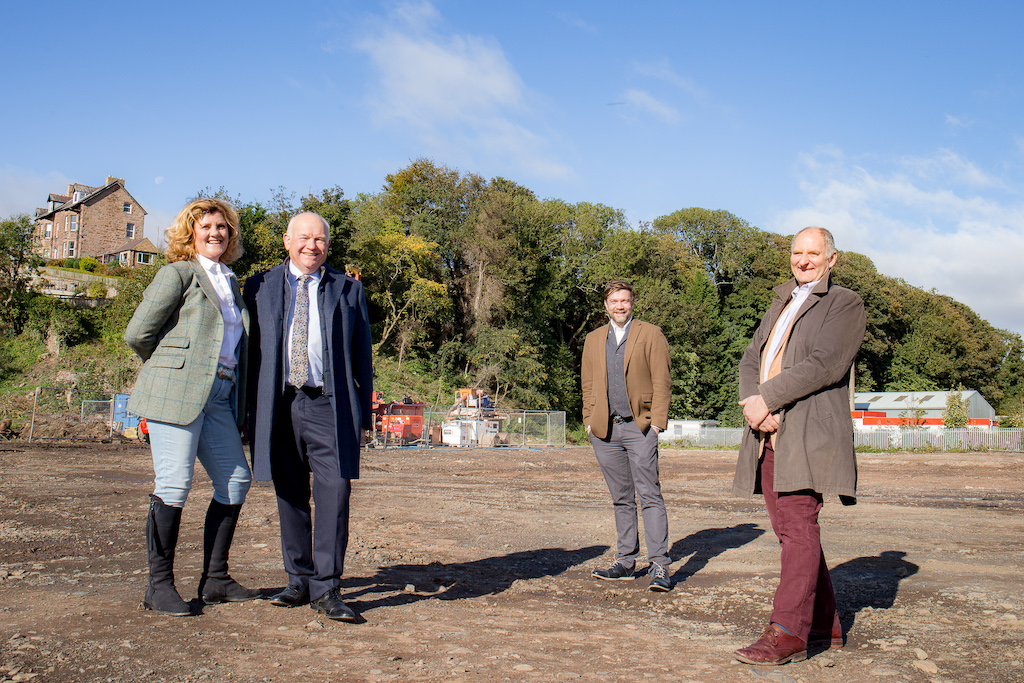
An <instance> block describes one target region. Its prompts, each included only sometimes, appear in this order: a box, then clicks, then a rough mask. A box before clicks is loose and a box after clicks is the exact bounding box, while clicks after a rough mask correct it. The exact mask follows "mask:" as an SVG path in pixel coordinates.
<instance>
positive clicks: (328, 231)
mask: <svg viewBox="0 0 1024 683" xmlns="http://www.w3.org/2000/svg"><path fill="white" fill-rule="evenodd" d="M299 216H316V217H317V218H319V219H320V222H321V223H323V224H324V235H326V236H327V241H328V242H330V241H331V224H330V223H328V222H327V219H326V218H324V217H323V216H321V215H320V214H318V213H314V212H312V211H303V212H302V213H297V214H295V215H294V216H292V219H291V220H290V221H288V229H287V230H285V232H286V233H288V236H289V237H291V234H292V223H294V222H295V219H296V218H298V217H299Z"/></svg>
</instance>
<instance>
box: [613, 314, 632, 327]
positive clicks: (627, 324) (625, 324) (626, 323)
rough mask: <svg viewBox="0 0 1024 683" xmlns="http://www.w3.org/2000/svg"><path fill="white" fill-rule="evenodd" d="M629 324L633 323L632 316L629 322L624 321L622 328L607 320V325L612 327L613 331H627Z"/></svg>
mask: <svg viewBox="0 0 1024 683" xmlns="http://www.w3.org/2000/svg"><path fill="white" fill-rule="evenodd" d="M631 322H633V316H629V320H627V321H626V322H625V323H623V325H622V327H619V325H618V323H616V322H615V321H614V320H612V319H611V318H608V323H609V324H610V325H611V326H612V327H613V328H614V329H617V330H628V329H629V324H630V323H631Z"/></svg>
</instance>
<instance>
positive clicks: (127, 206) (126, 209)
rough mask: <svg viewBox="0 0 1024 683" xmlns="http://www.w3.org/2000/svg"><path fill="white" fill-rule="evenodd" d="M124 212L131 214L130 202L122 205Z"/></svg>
mask: <svg viewBox="0 0 1024 683" xmlns="http://www.w3.org/2000/svg"><path fill="white" fill-rule="evenodd" d="M124 212H125V213H131V212H132V203H131V202H125V203H124Z"/></svg>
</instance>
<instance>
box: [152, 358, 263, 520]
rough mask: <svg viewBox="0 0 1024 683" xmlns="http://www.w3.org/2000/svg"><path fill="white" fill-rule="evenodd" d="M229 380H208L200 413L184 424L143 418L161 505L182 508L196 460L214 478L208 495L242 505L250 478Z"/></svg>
mask: <svg viewBox="0 0 1024 683" xmlns="http://www.w3.org/2000/svg"><path fill="white" fill-rule="evenodd" d="M234 390H235V384H234V382H231V381H229V380H226V379H221V378H220V377H215V378H214V380H213V388H212V389H211V390H210V397H209V398H208V399H207V400H206V406H205V407H204V408H203V411H202V412H201V413H199V417H197V418H196V419H195V420H193V421H192V422H191V423H190V424H187V425H176V424H170V423H168V422H157V421H156V420H147V421H146V422H147V424H148V425H149V441H150V446H151V448H152V450H153V471H154V473H155V474H156V489H155V490H154V491H153V494H154V495H155V496H157V497H159V498H160V500H162V501H163V502H164V504H165V505H169V506H171V507H179V508H180V507H184V506H185V499H186V498H188V492H189V491H190V490H191V489H192V477H193V475H194V474H195V470H196V458H197V457H198V458H199V462H201V463H202V464H203V468H204V469H205V470H206V474H208V475H209V477H210V481H211V482H213V497H214V498H215V499H216V500H217V502H219V503H223V504H224V505H241V504H242V502H243V501H245V494H246V493H247V492H248V491H249V484H250V483H251V482H252V473H251V472H250V471H249V462H248V461H247V460H246V459H245V451H244V450H243V449H242V439H241V437H240V436H239V435H238V427H237V425H236V424H235V415H234V411H233V410H232V407H231V406H232V403H233V402H232V393H233V392H234Z"/></svg>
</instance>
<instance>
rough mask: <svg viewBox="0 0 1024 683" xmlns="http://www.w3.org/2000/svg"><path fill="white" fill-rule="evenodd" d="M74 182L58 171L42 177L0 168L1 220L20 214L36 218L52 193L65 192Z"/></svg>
mask: <svg viewBox="0 0 1024 683" xmlns="http://www.w3.org/2000/svg"><path fill="white" fill-rule="evenodd" d="M72 182H74V181H72V180H69V179H68V178H67V176H65V175H63V174H61V173H57V172H56V171H52V172H50V173H46V174H44V175H40V174H38V173H35V172H32V171H28V170H25V169H22V168H16V167H14V166H6V167H3V168H0V219H6V218H9V217H11V216H13V215H15V214H19V213H26V214H28V215H29V217H30V218H32V217H34V216H35V210H36V208H37V207H42V206H45V205H46V198H47V196H49V194H50V193H51V192H57V193H60V192H64V191H66V190H67V189H68V184H69V183H72Z"/></svg>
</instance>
